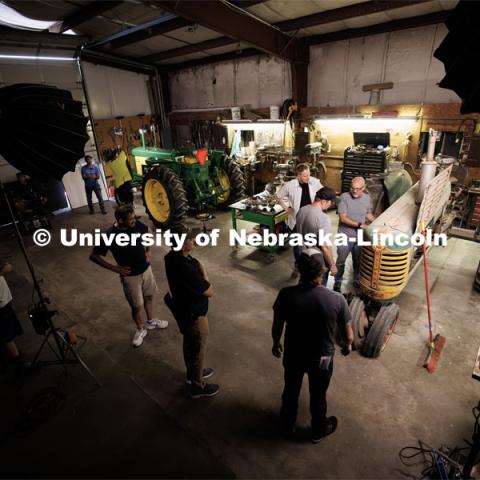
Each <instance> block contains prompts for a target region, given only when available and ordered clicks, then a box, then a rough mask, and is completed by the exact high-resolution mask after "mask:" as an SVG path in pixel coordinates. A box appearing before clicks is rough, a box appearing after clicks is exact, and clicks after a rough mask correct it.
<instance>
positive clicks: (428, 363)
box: [422, 220, 446, 373]
mask: <svg viewBox="0 0 480 480" xmlns="http://www.w3.org/2000/svg"><path fill="white" fill-rule="evenodd" d="M422 235H423V239H424V242H423V270H424V272H425V290H426V294H427V312H428V342H427V356H426V357H425V361H424V362H423V366H424V367H425V368H426V369H427V370H428V372H429V373H433V372H434V371H435V367H436V366H437V362H438V360H439V359H440V354H441V353H442V350H443V347H444V346H445V341H446V339H445V337H444V336H442V335H440V334H438V333H437V335H435V338H434V337H433V327H432V311H431V304H430V286H429V281H428V261H427V235H426V231H425V222H424V221H423V220H422Z"/></svg>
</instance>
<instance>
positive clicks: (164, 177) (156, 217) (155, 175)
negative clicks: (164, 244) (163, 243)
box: [142, 165, 188, 230]
mask: <svg viewBox="0 0 480 480" xmlns="http://www.w3.org/2000/svg"><path fill="white" fill-rule="evenodd" d="M142 199H143V204H144V206H145V210H146V211H147V214H148V216H149V217H150V219H151V220H152V222H153V224H154V225H155V227H156V228H159V229H161V230H168V229H172V228H177V227H178V226H180V225H182V224H183V222H184V220H185V217H186V214H187V211H188V201H187V195H186V193H185V189H184V188H183V183H182V181H181V180H180V178H178V176H177V175H176V174H175V172H173V171H172V170H170V169H169V168H168V167H165V166H164V165H159V166H157V167H155V168H153V169H152V170H150V171H149V172H148V173H147V174H146V175H145V177H144V179H143V187H142Z"/></svg>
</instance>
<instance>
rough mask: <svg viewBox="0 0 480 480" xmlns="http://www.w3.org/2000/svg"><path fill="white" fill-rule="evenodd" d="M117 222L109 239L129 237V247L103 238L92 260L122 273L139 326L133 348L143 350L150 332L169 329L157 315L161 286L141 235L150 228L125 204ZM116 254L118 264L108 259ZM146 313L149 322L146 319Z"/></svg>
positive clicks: (127, 297)
mask: <svg viewBox="0 0 480 480" xmlns="http://www.w3.org/2000/svg"><path fill="white" fill-rule="evenodd" d="M115 219H116V222H115V223H114V224H113V226H112V227H110V228H109V229H108V230H107V231H106V232H105V233H106V235H107V237H111V236H112V235H113V238H115V237H116V236H117V235H119V234H124V235H125V234H127V235H128V237H129V239H130V242H129V244H128V245H123V242H122V245H118V244H117V242H116V241H115V239H114V240H113V241H111V245H107V244H106V243H105V240H104V239H103V238H102V242H101V244H100V245H97V246H95V247H94V248H93V250H92V253H91V254H90V260H92V262H94V263H96V264H97V265H100V266H101V267H103V268H106V269H107V270H110V271H112V272H115V273H118V274H119V275H120V281H121V283H122V287H123V291H124V293H125V297H126V299H127V301H128V303H129V305H130V308H131V311H132V317H133V320H134V322H135V325H136V327H137V328H136V331H135V335H134V337H133V341H132V345H133V346H134V347H139V346H140V345H142V343H143V339H144V338H145V336H146V335H147V330H154V329H157V328H166V327H167V326H168V322H167V321H166V320H158V319H156V318H154V315H153V297H154V295H155V293H156V291H157V284H156V282H155V277H154V275H153V271H152V267H151V265H150V259H151V251H150V249H149V248H148V247H144V246H143V245H142V243H141V240H140V239H139V238H138V237H139V235H141V234H144V233H147V232H148V227H147V226H146V225H144V224H143V223H142V222H139V221H138V220H136V218H135V212H134V210H133V207H132V206H131V205H122V206H120V207H118V208H117V209H116V210H115ZM109 250H110V251H111V252H112V255H113V258H114V259H115V261H116V262H117V264H116V265H115V264H112V263H109V262H107V261H106V260H104V258H102V257H105V256H106V255H107V253H108V251H109ZM143 311H145V314H146V317H147V321H146V322H145V321H144V319H143Z"/></svg>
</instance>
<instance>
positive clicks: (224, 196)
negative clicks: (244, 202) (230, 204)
mask: <svg viewBox="0 0 480 480" xmlns="http://www.w3.org/2000/svg"><path fill="white" fill-rule="evenodd" d="M218 179H219V180H220V186H221V187H222V188H223V190H225V191H224V192H223V193H221V194H220V195H219V196H218V197H217V202H218V203H225V202H226V201H227V200H228V198H229V197H230V179H229V178H228V175H227V173H226V172H225V170H220V171H219V172H218Z"/></svg>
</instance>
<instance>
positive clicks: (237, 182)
mask: <svg viewBox="0 0 480 480" xmlns="http://www.w3.org/2000/svg"><path fill="white" fill-rule="evenodd" d="M218 176H219V179H220V185H221V186H222V188H223V189H224V190H225V192H224V193H222V194H221V195H219V196H218V197H217V203H218V206H219V207H221V208H226V207H227V206H228V205H231V204H232V203H235V202H237V201H238V200H240V199H242V198H244V197H245V194H246V193H245V192H246V183H245V175H244V174H243V172H242V170H241V168H240V167H239V166H238V165H237V163H236V162H235V161H234V160H233V159H232V158H228V157H227V156H224V157H223V159H222V162H221V166H220V171H219V172H218Z"/></svg>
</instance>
